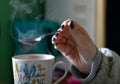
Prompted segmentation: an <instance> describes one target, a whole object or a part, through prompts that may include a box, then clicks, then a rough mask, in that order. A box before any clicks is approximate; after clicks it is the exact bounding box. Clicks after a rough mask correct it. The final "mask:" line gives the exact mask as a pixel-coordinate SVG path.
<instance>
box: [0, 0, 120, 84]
mask: <svg viewBox="0 0 120 84" xmlns="http://www.w3.org/2000/svg"><path fill="white" fill-rule="evenodd" d="M11 1H12V2H15V3H10V2H11ZM16 1H20V2H22V3H25V4H27V3H30V2H33V1H38V3H36V6H32V7H34V8H33V9H34V11H32V12H33V13H31V11H30V10H29V6H28V9H27V8H26V10H24V11H25V12H24V11H23V10H22V12H18V11H17V13H15V12H16V11H15V10H17V9H16V8H17V7H18V8H19V7H20V5H21V4H18V3H16ZM23 5H24V4H23ZM33 5H35V4H33ZM25 7H26V6H25ZM30 7H31V5H30ZM23 9H24V8H23ZM33 9H32V10H33ZM118 10H119V3H118V0H114V1H113V0H0V84H14V83H13V74H12V61H11V57H12V56H13V55H15V54H23V53H30V52H22V51H20V50H21V45H20V43H19V42H16V41H15V39H14V38H13V37H12V36H11V28H12V27H14V29H15V28H16V25H17V24H15V25H14V26H13V25H12V24H11V22H16V20H20V19H22V20H26V18H27V20H29V21H31V20H33V19H35V20H36V18H39V19H40V21H41V22H42V24H43V23H45V25H48V26H47V27H46V26H44V29H42V30H40V32H41V31H42V33H44V32H45V33H47V32H48V31H56V30H57V28H59V27H60V24H61V22H63V21H64V20H66V19H68V18H71V19H74V20H76V21H78V23H80V24H82V25H83V26H85V28H86V30H87V31H88V33H89V34H90V36H91V38H92V39H93V41H94V42H95V44H96V45H97V46H98V47H107V48H110V49H112V50H114V51H116V52H117V53H118V54H120V44H119V43H120V40H119V30H120V28H119V21H118V20H119V18H120V16H119V12H118ZM26 11H27V12H26ZM25 13H30V14H28V15H27V16H24V15H25ZM14 16H15V17H14ZM23 16H24V17H23ZM11 17H12V18H11ZM13 18H14V19H13ZM20 21H21V20H20ZM27 23H29V22H27ZM25 24H26V23H25ZM11 25H12V26H11ZM21 25H22V24H21ZM51 25H52V26H51ZM20 28H21V27H20ZM21 30H24V28H23V29H21ZM28 30H29V28H28ZM24 31H27V28H26V30H24ZM13 33H16V31H15V30H14V32H13ZM17 38H18V37H17ZM48 41H50V39H49V38H48V39H47V40H45V41H44V42H48ZM19 45H20V47H19ZM50 45H51V44H48V43H46V46H47V48H48V49H49V53H52V54H55V55H58V56H59V55H60V54H59V52H57V51H55V50H52V49H53V46H50ZM16 46H17V47H16ZM23 46H24V48H26V46H25V45H22V47H23ZM37 46H41V44H38V45H37ZM46 46H43V47H46ZM27 48H30V47H28V46H27ZM35 48H36V47H35ZM37 49H39V48H37ZM37 49H34V51H32V53H33V52H34V53H36V52H37V53H42V52H40V51H36V50H37ZM16 50H18V51H16ZM41 51H43V53H48V51H47V52H44V50H41ZM53 52H54V53H53Z"/></svg>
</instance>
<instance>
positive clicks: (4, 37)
mask: <svg viewBox="0 0 120 84" xmlns="http://www.w3.org/2000/svg"><path fill="white" fill-rule="evenodd" d="M10 1H11V0H0V28H1V31H0V35H1V36H0V84H14V83H13V73H12V59H11V57H12V56H13V55H14V43H13V39H12V37H11V34H10V24H11V23H10V22H11V19H10V17H11V13H12V7H11V6H10V5H9V2H10ZM23 1H24V0H23ZM28 1H29V0H28ZM39 1H40V0H39ZM38 6H39V13H41V14H42V17H41V18H44V15H45V10H44V3H42V4H41V3H40V4H38Z"/></svg>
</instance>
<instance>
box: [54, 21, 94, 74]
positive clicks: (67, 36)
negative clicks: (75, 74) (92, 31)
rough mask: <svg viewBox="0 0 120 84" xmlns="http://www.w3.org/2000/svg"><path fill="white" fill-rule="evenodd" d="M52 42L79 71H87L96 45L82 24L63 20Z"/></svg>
mask: <svg viewBox="0 0 120 84" xmlns="http://www.w3.org/2000/svg"><path fill="white" fill-rule="evenodd" d="M52 43H53V44H54V45H55V48H56V49H57V50H59V51H60V52H61V53H62V54H63V55H64V56H65V57H66V58H67V59H68V60H69V61H70V62H72V63H73V65H75V66H76V67H77V68H78V69H79V70H80V71H81V72H84V73H89V71H90V65H91V62H92V60H93V59H94V57H95V54H96V46H95V45H94V43H93V41H92V40H91V38H90V36H89V35H88V33H87V32H86V31H85V30H84V28H83V27H82V26H80V25H79V24H78V23H77V22H75V21H73V20H70V19H69V20H66V21H64V22H63V23H62V25H61V28H59V29H58V31H57V32H56V34H55V35H54V36H53V38H52Z"/></svg>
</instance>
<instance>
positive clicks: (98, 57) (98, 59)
mask: <svg viewBox="0 0 120 84" xmlns="http://www.w3.org/2000/svg"><path fill="white" fill-rule="evenodd" d="M101 60H102V56H101V52H100V51H97V53H96V56H95V59H94V60H93V62H92V64H91V69H90V73H89V74H88V75H87V74H84V73H81V72H80V71H79V70H78V69H77V68H76V67H75V66H73V65H72V66H71V73H72V75H73V76H75V77H76V78H77V79H78V80H80V81H82V82H89V81H91V80H92V79H93V78H94V77H95V75H96V72H97V70H98V68H99V65H100V63H101Z"/></svg>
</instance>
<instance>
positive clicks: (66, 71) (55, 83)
mask: <svg viewBox="0 0 120 84" xmlns="http://www.w3.org/2000/svg"><path fill="white" fill-rule="evenodd" d="M58 64H62V65H64V68H65V72H64V75H63V76H62V77H60V78H59V79H58V80H57V81H55V82H54V83H53V84H58V83H59V82H60V81H62V80H63V79H64V78H65V77H66V76H67V73H68V67H67V65H66V63H65V62H63V61H58V62H56V63H55V64H54V65H53V70H55V68H56V66H57V65H58Z"/></svg>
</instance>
